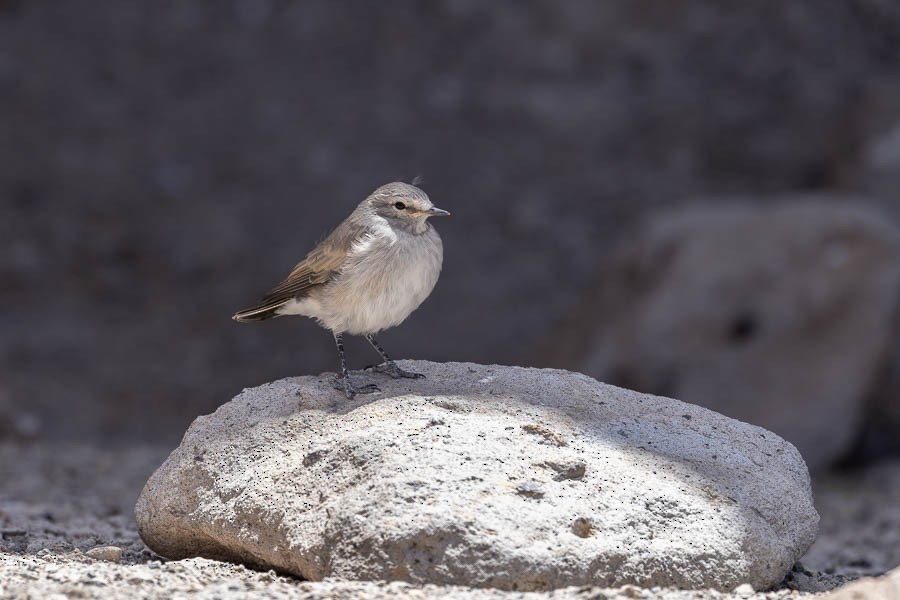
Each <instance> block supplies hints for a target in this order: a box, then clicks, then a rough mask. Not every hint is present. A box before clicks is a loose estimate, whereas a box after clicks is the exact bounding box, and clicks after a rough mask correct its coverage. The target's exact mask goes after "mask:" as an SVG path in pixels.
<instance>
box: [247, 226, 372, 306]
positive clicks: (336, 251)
mask: <svg viewBox="0 0 900 600" xmlns="http://www.w3.org/2000/svg"><path fill="white" fill-rule="evenodd" d="M365 234H366V228H365V227H362V226H354V225H353V224H352V223H350V222H348V221H345V222H344V223H342V224H341V226H340V227H338V228H337V229H335V230H334V231H333V232H332V233H331V235H329V236H328V237H327V238H325V239H324V240H322V242H321V243H320V244H319V245H318V246H316V247H315V248H314V249H313V250H312V251H311V252H310V253H309V254H307V255H306V258H304V259H303V260H302V261H300V262H299V263H298V264H297V266H296V267H294V270H293V271H291V272H290V274H289V275H288V276H287V277H286V278H285V280H284V281H282V282H281V283H279V284H278V285H277V286H275V287H274V288H272V289H271V290H269V293H267V294H266V295H265V296H263V298H262V301H261V302H262V303H263V304H276V303H282V302H287V301H288V300H291V299H293V298H302V297H303V296H306V295H307V294H308V293H309V291H310V290H311V289H313V288H315V287H317V286H319V285H322V284H324V283H327V282H329V281H331V280H332V279H333V278H334V277H336V276H337V275H338V274H340V272H341V267H343V265H344V262H345V261H346V260H347V256H348V255H349V254H350V251H351V249H352V247H353V243H354V242H356V241H357V240H358V239H359V238H360V237H362V236H363V235H365Z"/></svg>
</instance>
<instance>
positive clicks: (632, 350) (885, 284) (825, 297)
mask: <svg viewBox="0 0 900 600" xmlns="http://www.w3.org/2000/svg"><path fill="white" fill-rule="evenodd" d="M773 200H775V199H773ZM777 200H780V202H778V203H776V204H774V205H772V206H768V207H759V206H752V205H751V204H749V203H730V204H725V205H712V204H708V205H699V206H695V207H693V208H691V209H689V210H681V211H675V212H670V213H666V214H662V215H658V216H657V217H656V218H655V219H653V220H651V221H649V222H648V223H647V224H646V226H645V227H644V228H642V229H639V230H638V231H635V232H634V233H633V235H631V236H629V238H628V242H627V243H625V244H623V245H622V246H621V247H620V248H619V249H618V251H617V252H616V253H615V254H614V255H612V256H611V258H610V260H609V261H608V262H607V263H606V264H605V265H604V266H603V268H601V270H600V273H599V275H598V277H597V282H596V285H595V286H594V288H593V290H592V291H591V292H589V293H588V295H587V297H586V298H585V300H584V302H583V303H582V305H581V307H580V308H579V309H577V310H575V311H573V312H572V313H571V315H570V317H569V318H568V320H567V322H566V323H564V324H563V325H562V327H561V328H560V329H559V330H558V331H557V332H556V333H555V334H554V336H553V337H552V338H551V339H550V340H549V341H548V344H547V349H546V350H545V352H544V356H543V357H541V358H540V359H539V362H541V363H542V364H548V365H552V366H559V367H564V368H569V369H574V370H578V371H582V372H584V373H587V374H589V375H591V376H593V377H597V378H598V379H601V380H603V381H609V382H611V383H614V384H616V385H623V386H626V387H629V388H633V389H638V390H641V391H644V392H649V393H655V394H660V395H666V396H672V397H675V398H679V399H682V400H685V401H688V402H694V403H697V404H700V405H702V406H705V407H707V408H711V409H713V410H716V411H718V412H721V413H724V414H726V415H728V416H731V417H734V418H736V419H740V420H742V421H747V422H750V423H754V424H756V425H760V426H762V427H765V428H767V429H770V430H772V431H774V432H775V433H777V434H779V435H781V436H784V437H785V438H787V439H788V440H789V441H791V442H792V443H794V444H796V445H797V447H798V448H799V449H800V452H801V453H802V454H803V457H804V458H805V459H806V462H807V464H808V465H809V466H810V468H813V469H814V468H819V467H823V466H827V465H829V464H831V463H833V462H834V461H835V460H836V459H839V458H841V457H842V456H844V455H846V454H847V453H848V451H850V450H851V448H852V447H853V446H854V444H855V443H856V442H857V441H858V437H859V436H860V433H861V431H862V430H863V427H864V424H865V422H866V419H867V417H869V416H871V415H874V414H879V415H882V417H879V418H877V419H875V420H877V421H878V427H879V428H882V429H883V428H885V427H887V428H888V429H893V434H892V436H887V437H893V438H894V439H896V438H897V436H898V435H900V417H890V415H891V414H896V413H897V412H898V411H897V409H896V408H893V409H892V410H893V412H892V411H891V409H890V407H895V406H896V404H897V403H896V401H895V398H896V392H897V390H900V372H897V370H896V368H892V366H893V365H895V364H896V363H897V344H896V339H897V324H898V308H900V236H898V232H897V228H896V226H894V225H893V224H891V223H890V221H889V219H887V218H886V217H885V216H884V215H883V214H881V213H880V212H878V211H877V210H874V209H871V208H866V207H865V206H859V205H854V204H852V203H851V202H852V200H853V199H851V198H843V200H844V202H838V201H836V200H837V199H830V201H829V199H827V198H822V197H805V198H804V197H792V198H780V199H777ZM886 388H888V389H889V390H893V391H892V392H891V393H885V389H886ZM891 423H893V425H891Z"/></svg>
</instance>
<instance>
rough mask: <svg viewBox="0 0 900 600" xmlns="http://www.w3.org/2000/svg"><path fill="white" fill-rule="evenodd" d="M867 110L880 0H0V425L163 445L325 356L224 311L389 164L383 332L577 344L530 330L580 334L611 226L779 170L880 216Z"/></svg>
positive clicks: (894, 161) (885, 58) (884, 140)
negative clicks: (413, 242) (403, 299)
mask: <svg viewBox="0 0 900 600" xmlns="http://www.w3.org/2000/svg"><path fill="white" fill-rule="evenodd" d="M898 127H900V3H897V2H894V1H893V0H796V1H794V2H782V1H780V0H770V1H760V2H753V3H721V2H714V1H703V0H696V1H677V0H666V1H663V0H656V1H641V0H637V1H636V0H622V1H609V2H588V1H566V2H512V1H510V2H477V1H471V0H443V1H436V2H428V3H419V2H412V1H397V2H363V1H359V2H349V1H340V2H333V1H330V0H329V1H325V0H320V1H308V2H288V1H287V0H232V1H222V2H203V1H199V0H196V1H194V0H157V1H153V2H139V1H125V0H73V1H66V2H59V1H56V0H29V1H25V0H0V206H2V215H3V218H2V219H0V240H2V242H0V243H2V245H3V246H2V253H0V285H2V290H0V418H2V419H3V421H4V424H5V425H4V426H2V427H0V432H2V433H0V436H2V435H9V436H22V437H37V438H39V439H87V440H94V441H98V442H104V443H106V442H109V443H122V442H133V441H138V440H141V441H162V442H167V443H168V442H172V441H175V440H177V439H178V438H179V437H180V436H181V434H182V433H183V431H184V428H185V427H186V426H187V424H188V423H189V422H190V420H191V419H193V418H194V417H195V416H197V415H198V414H201V413H205V412H209V411H211V410H213V409H214V408H215V407H216V406H218V405H219V404H221V403H223V402H225V401H227V400H228V399H230V398H231V397H232V396H233V395H234V394H236V393H237V392H239V391H240V390H241V389H242V388H243V387H248V386H253V385H258V384H260V383H263V382H266V381H269V380H272V379H275V378H280V377H288V376H294V375H300V374H315V373H319V372H321V371H325V370H334V369H335V368H336V366H337V360H336V356H335V351H334V347H333V343H332V340H331V336H330V335H329V334H328V332H326V331H324V330H321V329H319V328H318V327H317V326H316V325H315V323H313V322H311V321H309V320H306V319H278V320H275V321H270V322H266V323H263V324H256V325H238V324H236V323H233V322H232V321H231V319H230V317H231V315H232V314H233V312H234V311H235V310H237V309H239V308H244V307H246V306H249V305H251V304H252V303H253V302H254V301H255V300H256V299H257V297H258V296H259V295H261V294H262V293H263V292H265V291H266V290H267V289H268V288H269V287H271V286H272V285H274V284H275V283H277V282H278V281H279V280H280V279H281V278H282V277H283V276H284V275H285V274H286V273H287V271H288V270H289V269H290V268H291V267H292V266H293V265H294V264H295V263H296V262H297V261H298V260H299V259H300V258H302V257H303V255H304V254H305V253H306V252H307V251H308V250H309V249H310V248H311V246H312V245H313V244H314V243H315V242H316V241H318V240H319V239H320V238H321V237H322V236H324V235H325V234H326V233H327V232H328V231H329V229H330V228H331V227H333V226H334V225H336V224H337V223H338V222H339V221H340V220H341V219H342V218H343V217H344V216H346V214H348V213H349V211H350V210H351V209H352V208H353V207H354V206H355V205H356V204H357V203H358V202H359V201H360V200H362V199H363V198H364V197H365V196H366V195H367V194H368V193H369V192H370V191H371V190H372V189H374V188H375V187H377V186H378V185H381V184H383V183H385V182H388V181H392V180H398V179H399V180H406V181H410V180H411V179H412V178H413V177H415V176H417V175H421V176H423V177H424V179H425V183H424V185H423V187H424V189H425V190H426V191H427V192H428V193H429V195H430V196H431V198H432V200H433V201H434V202H435V204H437V205H438V206H440V207H442V208H446V209H448V210H450V211H451V212H452V213H453V217H452V218H449V219H445V220H441V221H439V222H438V223H437V226H438V228H439V230H440V232H441V235H442V236H443V238H444V244H445V263H444V273H443V275H442V278H441V280H440V281H439V283H438V286H437V288H436V289H435V291H434V293H433V294H432V296H431V298H430V299H429V300H428V301H427V302H426V303H425V304H424V305H423V306H422V308H421V309H420V310H419V311H418V312H416V313H414V314H413V316H412V317H411V318H410V319H409V320H408V321H407V322H406V323H405V324H404V325H403V326H401V327H400V328H397V329H395V330H391V331H389V332H387V333H385V334H384V336H383V338H382V342H383V343H384V345H385V346H386V348H387V349H388V351H389V352H391V353H392V354H393V355H396V356H397V357H415V358H422V359H431V360H442V361H446V360H457V361H474V362H492V363H494V362H495V363H505V364H522V365H527V364H532V365H545V364H559V365H560V366H569V367H571V368H579V364H580V363H579V361H578V358H577V357H575V358H573V357H571V356H564V354H565V353H564V352H560V353H557V352H556V351H555V349H557V348H558V346H557V344H563V343H567V342H565V340H566V339H568V338H566V337H565V336H563V337H557V336H558V335H562V334H560V333H559V332H560V331H562V330H571V328H572V323H571V319H572V318H573V317H572V315H574V314H577V315H580V316H579V317H578V318H579V319H583V320H584V324H585V335H587V334H588V330H590V331H591V332H594V333H595V334H596V335H603V332H602V331H600V332H595V331H594V330H595V329H596V328H592V327H593V326H591V327H588V325H590V323H589V322H593V321H592V317H591V311H589V310H588V311H587V312H585V311H584V310H583V308H584V306H585V302H588V303H590V302H591V300H590V298H591V297H592V296H590V294H591V293H592V292H590V290H592V289H596V287H597V286H598V285H599V286H601V287H602V286H603V285H604V282H603V273H604V268H603V264H604V262H605V261H607V260H608V257H609V256H611V255H613V254H614V253H615V248H617V247H621V245H622V244H627V243H629V241H632V239H633V237H634V236H636V235H639V232H640V231H642V230H641V229H640V227H641V223H643V222H645V221H646V220H647V219H648V218H653V216H654V215H657V214H659V211H672V210H677V208H678V207H680V206H688V205H691V206H693V205H695V204H696V203H698V202H700V203H703V204H704V205H706V206H715V205H716V204H717V203H726V202H727V203H730V202H731V201H732V200H731V199H732V198H735V197H740V199H741V202H742V203H744V204H746V205H748V206H757V205H758V206H760V207H769V206H777V205H779V204H782V203H785V202H789V201H790V198H791V197H792V195H795V194H805V195H807V196H808V195H813V196H815V195H818V194H826V195H829V196H830V195H832V194H840V195H841V196H840V197H841V198H842V200H840V202H841V203H843V204H846V205H859V206H863V205H865V206H866V207H874V208H872V210H875V211H878V212H877V213H876V214H877V215H878V216H876V217H875V218H874V220H875V221H883V222H885V223H892V222H893V220H894V219H896V218H897V213H898V208H900V205H898V204H897V202H896V201H897V200H898V198H900V197H898V191H900V176H898V172H900V149H898V148H897V146H898V145H900V129H898ZM895 138H896V139H895ZM892 144H893V145H892ZM895 167H896V168H895ZM866 210H868V209H866ZM598 278H600V279H598ZM886 293H887V294H888V295H890V294H893V291H890V292H886ZM890 298H893V296H890ZM578 307H581V309H579V308H578ZM676 308H677V307H673V310H676ZM673 314H674V318H676V319H677V317H678V314H677V313H673ZM886 318H887V317H886ZM567 323H568V324H567ZM742 323H743V321H740V320H739V321H738V325H737V327H738V328H739V330H738V334H740V335H743V334H742V333H741V331H743V329H741V327H743V325H742ZM823 343H826V342H823ZM853 351H854V349H853V348H852V347H848V348H847V352H849V353H851V354H852V352H853ZM884 352H888V351H886V350H883V349H882V350H881V353H882V354H884ZM348 353H349V357H350V361H351V364H352V366H354V367H356V368H359V367H362V366H365V365H367V364H371V363H372V362H374V361H375V358H376V356H375V355H374V354H373V353H372V352H371V350H370V349H368V347H367V346H366V344H365V342H362V343H359V342H350V343H349V344H348ZM591 374H592V375H595V376H598V377H601V378H604V379H607V380H610V381H612V382H613V383H621V384H629V383H630V384H633V386H634V387H645V388H647V389H648V391H655V392H658V393H673V394H675V393H677V392H678V387H677V386H675V387H672V386H668V387H667V386H665V385H663V386H653V385H649V386H641V385H640V382H641V381H643V379H642V378H641V377H640V376H635V375H634V373H630V374H629V376H628V377H622V378H619V379H617V378H616V377H615V375H616V373H615V372H613V373H612V375H609V376H607V375H608V374H607V373H606V372H605V371H604V370H603V369H599V370H596V371H593V372H591ZM866 381H868V380H866ZM867 385H868V384H866V383H865V382H863V384H861V386H860V388H866V389H865V390H864V391H865V393H866V394H868V393H869V392H870V391H871V390H869V389H868V387H871V386H868V387H867ZM727 393H728V392H727V390H723V394H727ZM854 393H855V392H854ZM860 393H862V392H860ZM683 399H686V400H690V399H691V398H683ZM807 400H808V399H807ZM863 401H864V399H863V398H859V399H858V402H863ZM889 402H894V397H891V398H890V399H889ZM811 410H815V408H814V405H813V408H812V409H811ZM826 435H827V432H826ZM844 450H846V448H845V449H844Z"/></svg>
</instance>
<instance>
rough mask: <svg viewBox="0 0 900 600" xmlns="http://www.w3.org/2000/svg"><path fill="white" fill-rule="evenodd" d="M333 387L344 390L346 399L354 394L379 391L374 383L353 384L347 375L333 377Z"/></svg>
mask: <svg viewBox="0 0 900 600" xmlns="http://www.w3.org/2000/svg"><path fill="white" fill-rule="evenodd" d="M334 389H336V390H339V391H341V392H344V395H345V396H347V399H348V400H352V399H353V396H355V395H356V394H374V393H375V392H380V391H381V389H380V388H379V387H378V386H377V385H375V384H374V383H368V384H366V385H360V386H355V385H353V384H352V383H350V378H349V377H346V378H344V377H337V378H335V380H334Z"/></svg>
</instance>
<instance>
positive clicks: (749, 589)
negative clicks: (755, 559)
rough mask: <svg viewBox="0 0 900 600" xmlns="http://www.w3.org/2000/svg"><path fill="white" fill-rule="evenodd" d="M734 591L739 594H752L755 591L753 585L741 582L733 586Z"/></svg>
mask: <svg viewBox="0 0 900 600" xmlns="http://www.w3.org/2000/svg"><path fill="white" fill-rule="evenodd" d="M734 593H735V594H737V595H739V596H752V595H753V594H755V593H756V590H754V589H753V586H752V585H750V584H749V583H742V584H741V585H739V586H737V587H736V588H734Z"/></svg>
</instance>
